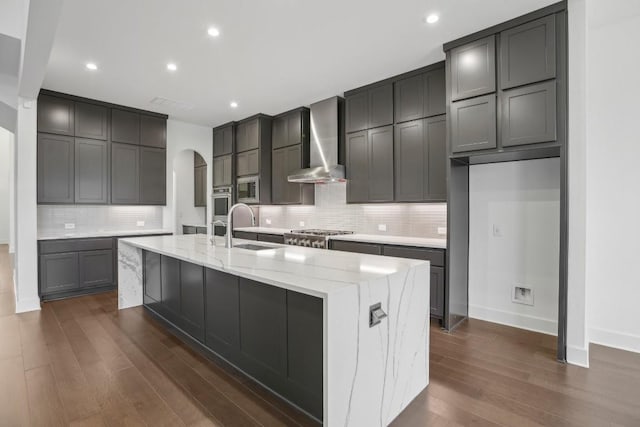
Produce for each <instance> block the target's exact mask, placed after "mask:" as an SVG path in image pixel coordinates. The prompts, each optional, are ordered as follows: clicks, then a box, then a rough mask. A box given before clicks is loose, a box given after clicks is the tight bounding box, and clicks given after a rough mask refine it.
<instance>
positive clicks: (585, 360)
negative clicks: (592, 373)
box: [567, 345, 589, 368]
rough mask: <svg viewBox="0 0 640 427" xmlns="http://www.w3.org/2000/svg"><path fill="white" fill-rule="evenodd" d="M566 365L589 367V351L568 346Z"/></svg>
mask: <svg viewBox="0 0 640 427" xmlns="http://www.w3.org/2000/svg"><path fill="white" fill-rule="evenodd" d="M567 363H570V364H572V365H576V366H582V367H583V368H588V367H589V349H588V348H581V347H575V346H571V345H568V346H567Z"/></svg>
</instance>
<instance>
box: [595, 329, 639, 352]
mask: <svg viewBox="0 0 640 427" xmlns="http://www.w3.org/2000/svg"><path fill="white" fill-rule="evenodd" d="M589 342H592V343H593V344H600V345H604V346H607V347H613V348H617V349H620V350H625V351H632V352H634V353H640V336H638V335H633V334H626V333H624V332H617V331H612V330H610V329H600V328H590V329H589Z"/></svg>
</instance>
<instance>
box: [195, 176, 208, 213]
mask: <svg viewBox="0 0 640 427" xmlns="http://www.w3.org/2000/svg"><path fill="white" fill-rule="evenodd" d="M193 175H194V178H193V181H194V182H193V189H194V195H193V201H194V203H193V204H194V206H195V207H203V206H207V167H206V166H200V167H197V168H193Z"/></svg>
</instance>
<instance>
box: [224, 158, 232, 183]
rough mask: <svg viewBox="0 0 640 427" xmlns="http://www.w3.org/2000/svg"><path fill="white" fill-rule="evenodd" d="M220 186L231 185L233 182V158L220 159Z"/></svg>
mask: <svg viewBox="0 0 640 427" xmlns="http://www.w3.org/2000/svg"><path fill="white" fill-rule="evenodd" d="M222 181H223V182H222V185H231V184H232V182H233V156H231V155H229V156H225V157H223V158H222Z"/></svg>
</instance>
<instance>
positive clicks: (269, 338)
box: [240, 278, 287, 381]
mask: <svg viewBox="0 0 640 427" xmlns="http://www.w3.org/2000/svg"><path fill="white" fill-rule="evenodd" d="M240 351H241V352H242V356H243V357H244V358H245V360H246V361H247V370H248V373H249V374H250V375H252V376H254V377H255V378H256V379H258V380H267V381H269V380H270V379H271V378H272V377H274V376H275V377H283V376H284V375H285V373H286V369H287V294H286V290H285V289H282V288H278V287H275V286H265V285H264V284H262V283H258V282H254V281H253V280H248V279H245V278H240Z"/></svg>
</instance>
